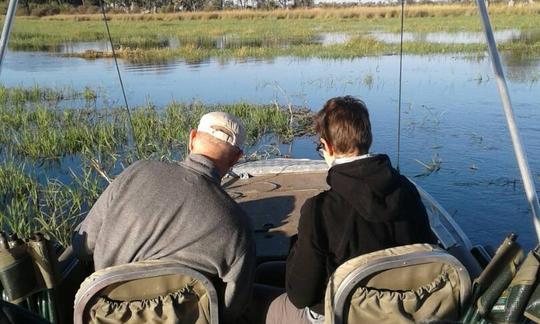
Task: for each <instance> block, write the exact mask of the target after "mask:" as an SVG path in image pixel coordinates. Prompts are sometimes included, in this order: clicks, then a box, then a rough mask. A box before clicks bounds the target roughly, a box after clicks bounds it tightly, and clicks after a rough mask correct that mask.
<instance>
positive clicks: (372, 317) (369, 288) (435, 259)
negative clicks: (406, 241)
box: [325, 244, 471, 324]
mask: <svg viewBox="0 0 540 324" xmlns="http://www.w3.org/2000/svg"><path fill="white" fill-rule="evenodd" d="M470 289H471V280H470V277H469V274H468V272H467V271H466V269H465V267H464V266H463V265H462V264H461V263H460V262H459V261H458V260H457V259H456V258H455V257H453V256H451V255H450V254H448V253H447V252H446V251H444V250H442V249H439V248H437V247H435V246H432V245H429V244H414V245H407V246H401V247H396V248H390V249H386V250H382V251H377V252H374V253H370V254H366V255H362V256H359V257H356V258H354V259H351V260H349V261H347V262H345V263H344V264H342V265H341V266H340V267H339V268H338V269H337V270H336V271H335V273H334V274H333V275H332V276H331V277H330V279H329V284H328V286H327V289H326V295H325V315H326V316H325V324H329V323H332V324H341V323H377V324H385V323H418V322H423V321H426V322H429V321H433V320H458V319H459V316H460V313H461V312H462V309H463V307H464V306H465V302H466V301H467V298H468V296H469V294H470Z"/></svg>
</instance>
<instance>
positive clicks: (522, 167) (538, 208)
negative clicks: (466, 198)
mask: <svg viewBox="0 0 540 324" xmlns="http://www.w3.org/2000/svg"><path fill="white" fill-rule="evenodd" d="M484 1H485V0H477V1H476V2H477V3H478V10H479V12H480V16H481V18H482V23H483V25H484V32H485V34H486V40H487V43H488V49H489V56H490V57H491V65H492V67H493V72H494V73H495V80H496V81H497V87H498V89H499V95H500V96H501V100H502V104H503V109H504V113H505V115H506V122H507V124H508V129H509V131H510V137H511V138H512V143H513V145H514V153H515V154H516V159H517V162H518V166H519V171H520V172H521V178H522V179H523V186H524V187H525V193H526V195H527V200H528V201H529V205H530V207H531V211H532V214H533V222H534V227H535V229H536V235H537V237H538V239H539V240H540V204H539V203H538V196H537V195H536V188H535V185H534V178H533V176H532V173H531V170H530V168H529V163H528V161H527V154H526V153H525V151H524V150H523V145H522V144H521V137H520V135H519V130H518V128H517V126H516V121H515V118H514V112H513V109H512V103H511V102H510V95H509V94H508V87H507V85H506V79H505V78H504V73H503V69H502V65H501V60H500V58H499V52H498V51H497V45H496V43H495V38H494V37H493V30H492V28H491V23H490V21H489V15H488V12H487V8H486V4H485V2H484Z"/></svg>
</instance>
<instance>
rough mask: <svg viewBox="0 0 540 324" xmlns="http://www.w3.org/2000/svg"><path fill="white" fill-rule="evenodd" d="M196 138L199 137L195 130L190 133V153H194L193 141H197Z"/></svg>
mask: <svg viewBox="0 0 540 324" xmlns="http://www.w3.org/2000/svg"><path fill="white" fill-rule="evenodd" d="M195 136H197V131H196V130H195V129H192V130H191V131H190V132H189V144H188V148H189V151H190V152H192V151H193V141H194V139H195Z"/></svg>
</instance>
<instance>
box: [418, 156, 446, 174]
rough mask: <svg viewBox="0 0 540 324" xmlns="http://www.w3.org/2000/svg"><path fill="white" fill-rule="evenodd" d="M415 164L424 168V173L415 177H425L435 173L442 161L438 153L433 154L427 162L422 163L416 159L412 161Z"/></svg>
mask: <svg viewBox="0 0 540 324" xmlns="http://www.w3.org/2000/svg"><path fill="white" fill-rule="evenodd" d="M414 160H415V161H416V162H417V163H419V164H420V165H422V166H423V167H424V171H423V172H422V173H420V174H417V175H415V177H426V176H428V175H430V174H432V173H434V172H437V171H439V170H440V169H441V165H442V162H443V161H442V159H441V157H440V156H439V153H435V155H433V157H432V158H431V161H429V162H422V161H420V160H418V159H414Z"/></svg>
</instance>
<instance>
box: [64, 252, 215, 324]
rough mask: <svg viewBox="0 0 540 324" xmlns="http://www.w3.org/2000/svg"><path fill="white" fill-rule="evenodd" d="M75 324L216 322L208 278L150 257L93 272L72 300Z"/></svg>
mask: <svg viewBox="0 0 540 324" xmlns="http://www.w3.org/2000/svg"><path fill="white" fill-rule="evenodd" d="M74 323H75V324H82V323H104V324H105V323H107V324H112V323H167V324H168V323H181V324H194V323H196V324H206V323H209V324H216V323H218V298H217V293H216V290H215V288H214V286H213V285H212V283H211V282H210V280H209V279H208V278H206V277H205V276H204V275H202V274H201V273H199V272H197V271H195V270H193V269H190V268H188V267H186V266H183V265H182V264H180V263H178V262H176V261H167V260H150V261H141V262H134V263H130V264H124V265H118V266H113V267H110V268H106V269H103V270H100V271H97V272H95V273H94V274H92V275H91V276H90V277H88V278H87V279H86V280H85V281H84V282H83V283H82V285H81V288H80V289H79V291H78V292H77V296H76V298H75V310H74Z"/></svg>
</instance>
